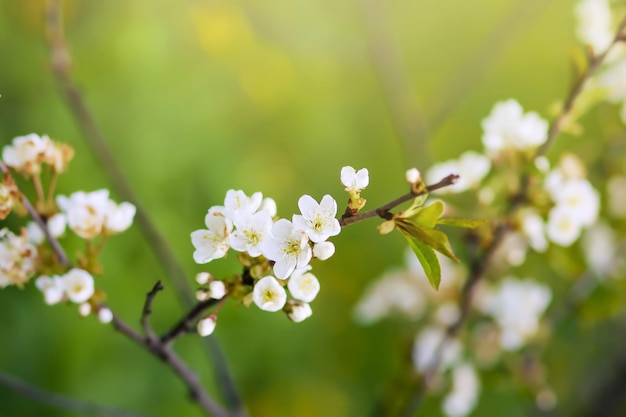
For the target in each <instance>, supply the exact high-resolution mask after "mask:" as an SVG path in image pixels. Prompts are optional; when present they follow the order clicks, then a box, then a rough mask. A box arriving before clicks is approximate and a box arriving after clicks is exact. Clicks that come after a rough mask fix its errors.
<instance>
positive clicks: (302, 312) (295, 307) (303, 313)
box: [287, 301, 313, 323]
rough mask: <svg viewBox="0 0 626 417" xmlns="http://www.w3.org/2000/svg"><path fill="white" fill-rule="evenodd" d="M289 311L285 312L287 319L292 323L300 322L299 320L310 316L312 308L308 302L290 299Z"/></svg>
mask: <svg viewBox="0 0 626 417" xmlns="http://www.w3.org/2000/svg"><path fill="white" fill-rule="evenodd" d="M289 304H290V306H289V307H290V309H291V310H290V311H289V313H287V316H288V317H289V320H291V321H293V322H294V323H300V322H301V321H303V320H305V319H307V318H309V317H311V314H313V310H312V309H311V306H310V305H309V304H308V303H303V302H300V301H290V302H289Z"/></svg>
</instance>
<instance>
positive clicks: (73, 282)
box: [63, 268, 94, 304]
mask: <svg viewBox="0 0 626 417" xmlns="http://www.w3.org/2000/svg"><path fill="white" fill-rule="evenodd" d="M63 286H64V287H65V294H67V298H69V299H70V301H72V302H74V303H77V304H80V303H84V302H85V301H87V300H89V299H90V298H91V296H92V295H93V293H94V282H93V277H92V276H91V274H90V273H89V272H87V271H85V270H83V269H79V268H74V269H71V270H70V271H69V272H68V273H67V274H65V275H64V276H63Z"/></svg>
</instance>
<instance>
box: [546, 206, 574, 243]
mask: <svg viewBox="0 0 626 417" xmlns="http://www.w3.org/2000/svg"><path fill="white" fill-rule="evenodd" d="M581 232H582V224H581V222H580V221H579V219H577V218H576V215H575V213H573V212H572V211H571V210H569V209H568V208H567V207H565V206H556V207H554V208H553V209H552V210H550V213H549V214H548V224H547V226H546V233H547V235H548V238H549V239H550V240H551V241H552V242H554V243H556V244H557V245H559V246H565V247H567V246H570V245H571V244H572V243H574V242H576V240H577V239H578V238H579V237H580V233H581Z"/></svg>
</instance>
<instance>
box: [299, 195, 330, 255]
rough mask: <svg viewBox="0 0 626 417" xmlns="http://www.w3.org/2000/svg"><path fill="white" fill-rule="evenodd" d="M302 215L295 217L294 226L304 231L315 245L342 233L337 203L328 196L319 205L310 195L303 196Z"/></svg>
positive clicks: (301, 199)
mask: <svg viewBox="0 0 626 417" xmlns="http://www.w3.org/2000/svg"><path fill="white" fill-rule="evenodd" d="M298 207H299V208H300V212H301V213H302V215H298V214H295V215H294V216H293V225H294V227H296V228H297V229H300V230H303V231H304V232H305V233H306V234H307V236H309V239H311V241H313V242H315V243H319V242H323V241H325V240H327V239H328V238H329V237H331V236H336V235H338V234H339V232H341V226H340V225H339V220H337V219H336V218H335V216H336V215H337V202H336V201H335V200H334V199H333V198H332V197H331V196H330V195H328V194H326V195H325V196H324V197H322V201H321V202H320V203H319V204H318V203H317V201H315V200H314V199H313V197H311V196H310V195H306V194H305V195H303V196H302V197H300V199H299V200H298Z"/></svg>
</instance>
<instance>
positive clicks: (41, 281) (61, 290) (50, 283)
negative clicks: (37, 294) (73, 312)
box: [35, 275, 65, 305]
mask: <svg viewBox="0 0 626 417" xmlns="http://www.w3.org/2000/svg"><path fill="white" fill-rule="evenodd" d="M35 286H36V287H37V288H38V289H39V291H41V292H42V293H43V297H44V300H45V302H46V304H48V305H52V304H56V303H59V302H61V301H62V300H63V297H64V295H65V286H64V285H63V280H62V279H61V277H59V276H52V277H48V276H45V275H42V276H40V277H39V278H37V279H36V280H35Z"/></svg>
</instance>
